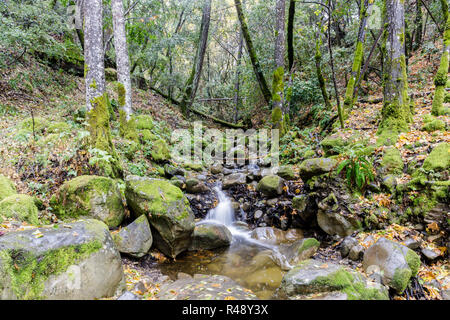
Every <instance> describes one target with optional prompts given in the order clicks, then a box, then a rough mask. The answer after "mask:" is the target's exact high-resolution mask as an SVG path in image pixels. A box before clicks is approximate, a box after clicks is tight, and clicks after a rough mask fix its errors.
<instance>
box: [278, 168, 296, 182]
mask: <svg viewBox="0 0 450 320" xmlns="http://www.w3.org/2000/svg"><path fill="white" fill-rule="evenodd" d="M277 175H278V176H280V177H282V178H283V179H286V180H295V179H296V174H295V171H294V168H293V167H292V166H281V167H280V168H279V169H278V173H277Z"/></svg>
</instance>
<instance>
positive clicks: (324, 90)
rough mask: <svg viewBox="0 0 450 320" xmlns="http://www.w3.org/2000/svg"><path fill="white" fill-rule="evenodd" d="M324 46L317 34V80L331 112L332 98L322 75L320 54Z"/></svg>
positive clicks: (327, 107) (315, 56) (315, 58)
mask: <svg viewBox="0 0 450 320" xmlns="http://www.w3.org/2000/svg"><path fill="white" fill-rule="evenodd" d="M321 44H322V39H321V36H320V31H319V32H317V38H316V53H315V55H314V60H315V62H316V74H317V80H318V81H319V86H320V90H321V92H322V97H323V102H324V103H325V107H326V109H327V110H331V102H330V98H329V97H328V92H327V87H326V85H325V79H324V78H323V75H322V67H321V62H322V53H321V52H320V46H321Z"/></svg>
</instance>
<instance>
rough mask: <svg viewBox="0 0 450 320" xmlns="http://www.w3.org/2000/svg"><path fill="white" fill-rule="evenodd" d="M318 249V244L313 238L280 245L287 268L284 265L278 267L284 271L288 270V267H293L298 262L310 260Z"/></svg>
mask: <svg viewBox="0 0 450 320" xmlns="http://www.w3.org/2000/svg"><path fill="white" fill-rule="evenodd" d="M319 247H320V242H319V241H317V240H316V239H314V238H305V239H301V240H297V241H295V242H294V243H292V244H290V245H282V246H281V247H280V252H281V253H282V255H283V256H284V261H285V262H287V266H286V265H285V264H284V263H282V264H280V266H281V267H282V268H283V269H285V270H289V269H290V266H295V265H297V264H298V263H299V262H300V261H303V260H306V259H309V258H311V257H312V256H313V255H314V254H315V253H316V252H317V249H319Z"/></svg>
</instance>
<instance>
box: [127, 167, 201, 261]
mask: <svg viewBox="0 0 450 320" xmlns="http://www.w3.org/2000/svg"><path fill="white" fill-rule="evenodd" d="M125 195H126V199H127V203H128V206H129V207H130V209H131V211H132V213H133V214H134V216H135V217H138V216H141V215H146V216H147V217H148V219H149V222H150V224H151V225H152V227H153V229H152V230H154V231H155V232H153V240H154V243H155V246H156V247H157V248H158V249H159V250H161V252H163V253H164V254H166V255H167V256H169V257H173V258H175V257H176V256H177V255H178V254H179V253H181V252H183V251H185V250H187V249H188V248H189V245H190V243H191V240H192V239H191V235H192V232H193V231H194V227H195V224H194V214H193V213H192V211H191V208H190V205H189V201H188V199H187V198H186V197H185V196H184V194H183V192H182V191H181V189H179V188H177V187H176V186H174V185H173V184H172V183H170V181H167V180H159V179H150V178H141V177H137V176H129V177H127V179H126V189H125Z"/></svg>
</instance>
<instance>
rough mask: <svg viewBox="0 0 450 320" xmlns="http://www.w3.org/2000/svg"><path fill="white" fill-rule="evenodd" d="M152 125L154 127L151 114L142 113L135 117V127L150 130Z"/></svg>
mask: <svg viewBox="0 0 450 320" xmlns="http://www.w3.org/2000/svg"><path fill="white" fill-rule="evenodd" d="M153 127H154V124H153V118H152V117H151V116H149V115H146V114H143V115H139V116H137V117H136V129H138V130H144V129H148V130H151V129H153Z"/></svg>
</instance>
